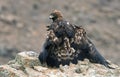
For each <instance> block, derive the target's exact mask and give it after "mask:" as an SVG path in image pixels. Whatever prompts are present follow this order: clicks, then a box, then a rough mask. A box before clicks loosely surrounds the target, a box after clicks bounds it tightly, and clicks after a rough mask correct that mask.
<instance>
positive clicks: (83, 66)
mask: <svg viewBox="0 0 120 77" xmlns="http://www.w3.org/2000/svg"><path fill="white" fill-rule="evenodd" d="M111 65H112V66H114V67H115V69H109V68H106V67H105V66H103V65H100V64H95V63H91V62H89V60H88V59H85V60H84V61H79V62H78V64H77V65H74V64H72V63H71V64H70V65H69V66H67V65H65V66H62V65H60V68H57V69H55V68H49V67H43V66H42V65H41V63H40V62H39V60H38V55H37V53H36V52H34V51H25V52H21V53H18V54H17V56H16V58H15V60H12V61H10V62H8V64H5V65H0V77H93V76H94V77H120V67H119V66H117V65H115V64H112V63H111Z"/></svg>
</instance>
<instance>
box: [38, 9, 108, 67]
mask: <svg viewBox="0 0 120 77" xmlns="http://www.w3.org/2000/svg"><path fill="white" fill-rule="evenodd" d="M49 18H50V19H52V21H53V22H52V23H51V25H50V26H47V28H48V31H50V33H49V34H48V38H47V40H46V41H45V44H44V45H43V50H42V52H41V53H40V55H39V60H40V61H41V62H42V63H43V62H46V63H47V65H48V66H51V67H54V66H55V67H59V65H60V64H62V65H69V64H70V62H72V63H74V64H77V62H78V60H84V59H85V58H88V59H89V60H90V61H91V62H95V63H100V64H102V65H105V66H106V67H109V63H108V62H107V61H106V60H105V59H104V57H103V56H101V55H100V53H99V52H98V50H97V49H96V47H95V46H94V44H93V43H92V42H91V41H90V39H89V38H88V36H87V34H86V31H85V29H84V28H83V27H82V26H76V25H73V24H70V23H69V22H68V21H66V20H64V19H63V16H62V14H61V12H60V11H57V10H55V11H53V12H52V13H51V14H50V17H49ZM51 40H52V41H51ZM109 68H110V67H109Z"/></svg>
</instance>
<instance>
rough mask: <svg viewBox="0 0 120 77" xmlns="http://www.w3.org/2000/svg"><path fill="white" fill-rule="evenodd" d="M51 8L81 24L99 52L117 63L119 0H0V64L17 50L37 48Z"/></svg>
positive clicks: (118, 61) (71, 20)
mask: <svg viewBox="0 0 120 77" xmlns="http://www.w3.org/2000/svg"><path fill="white" fill-rule="evenodd" d="M54 9H57V10H60V11H62V13H63V15H64V17H65V18H66V19H67V20H68V21H70V22H71V23H74V24H76V25H83V26H84V27H85V29H86V31H87V33H88V36H89V37H90V38H91V40H92V41H93V43H94V44H95V45H96V47H97V48H98V50H99V52H100V53H101V54H102V55H103V56H105V58H106V59H109V60H110V61H112V62H113V63H115V64H118V65H120V56H119V54H120V34H119V33H120V30H119V29H120V0H74V1H73V0H0V64H4V63H7V62H8V60H10V59H13V58H14V57H15V55H16V53H18V52H20V51H24V50H34V51H36V52H40V49H41V46H42V44H43V43H44V40H45V38H46V25H49V24H50V22H51V21H50V20H49V19H48V16H49V14H50V13H51V11H52V10H54Z"/></svg>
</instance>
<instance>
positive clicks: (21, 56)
mask: <svg viewBox="0 0 120 77" xmlns="http://www.w3.org/2000/svg"><path fill="white" fill-rule="evenodd" d="M15 60H16V62H17V63H18V64H20V65H23V66H24V67H33V66H38V65H40V62H39V60H38V55H37V53H35V52H33V51H29V52H21V53H18V54H17V56H16V58H15Z"/></svg>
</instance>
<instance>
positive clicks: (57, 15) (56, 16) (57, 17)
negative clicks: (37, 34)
mask: <svg viewBox="0 0 120 77" xmlns="http://www.w3.org/2000/svg"><path fill="white" fill-rule="evenodd" d="M49 18H50V19H52V20H53V21H55V20H60V19H62V18H63V16H62V14H61V12H60V11H58V10H54V11H53V12H52V13H51V14H50V16H49Z"/></svg>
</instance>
